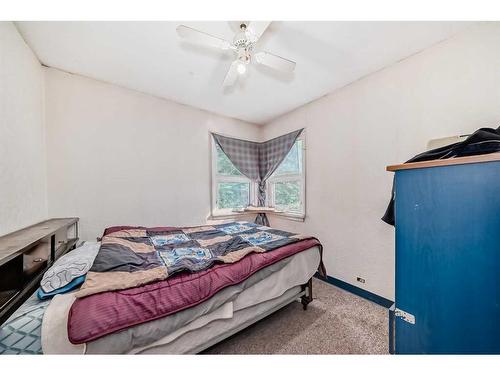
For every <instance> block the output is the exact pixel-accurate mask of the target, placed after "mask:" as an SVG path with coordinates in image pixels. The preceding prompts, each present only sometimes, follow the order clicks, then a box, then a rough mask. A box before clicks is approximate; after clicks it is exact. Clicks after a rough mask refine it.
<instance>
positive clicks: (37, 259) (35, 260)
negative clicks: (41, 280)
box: [33, 258, 45, 263]
mask: <svg viewBox="0 0 500 375" xmlns="http://www.w3.org/2000/svg"><path fill="white" fill-rule="evenodd" d="M44 260H45V259H43V258H35V259H33V263H40V262H43V261H44Z"/></svg>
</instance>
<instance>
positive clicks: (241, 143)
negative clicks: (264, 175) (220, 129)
mask: <svg viewBox="0 0 500 375" xmlns="http://www.w3.org/2000/svg"><path fill="white" fill-rule="evenodd" d="M212 136H213V137H214V140H215V143H217V145H218V146H219V147H220V148H221V150H222V152H224V154H226V156H227V157H228V158H229V160H231V162H232V163H233V164H234V166H235V167H236V169H238V170H239V171H240V172H241V173H242V174H244V175H245V176H246V177H248V178H249V179H250V180H252V181H257V180H258V179H259V176H260V174H259V150H260V145H261V144H260V143H258V142H251V141H245V140H243V139H236V138H229V137H224V136H222V135H219V134H214V133H212Z"/></svg>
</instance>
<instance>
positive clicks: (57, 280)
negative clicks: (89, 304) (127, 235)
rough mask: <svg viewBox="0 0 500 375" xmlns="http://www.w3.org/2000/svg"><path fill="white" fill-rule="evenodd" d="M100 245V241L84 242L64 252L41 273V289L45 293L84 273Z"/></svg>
mask: <svg viewBox="0 0 500 375" xmlns="http://www.w3.org/2000/svg"><path fill="white" fill-rule="evenodd" d="M100 246H101V244H100V242H85V243H84V244H83V245H82V246H80V247H77V248H76V249H75V250H72V251H70V252H69V253H67V254H64V255H63V256H62V257H60V258H59V259H58V260H56V261H55V263H54V265H53V266H52V267H50V268H49V269H48V270H47V272H45V274H44V275H43V278H42V281H41V282H40V287H41V289H42V290H43V291H44V292H45V293H50V292H52V291H54V290H56V289H60V288H62V287H64V286H66V285H68V284H69V283H70V282H71V281H73V280H74V279H76V278H77V277H80V276H83V275H85V274H86V273H87V272H88V271H89V269H90V267H92V263H94V259H95V257H96V256H97V252H98V251H99V247H100Z"/></svg>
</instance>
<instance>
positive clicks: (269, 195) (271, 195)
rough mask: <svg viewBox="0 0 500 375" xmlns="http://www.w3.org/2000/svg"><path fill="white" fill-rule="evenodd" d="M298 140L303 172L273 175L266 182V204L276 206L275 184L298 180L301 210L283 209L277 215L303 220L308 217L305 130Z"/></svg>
mask: <svg viewBox="0 0 500 375" xmlns="http://www.w3.org/2000/svg"><path fill="white" fill-rule="evenodd" d="M297 141H302V160H301V163H302V173H300V174H299V173H287V174H282V175H277V176H276V175H274V174H273V175H271V177H269V179H268V180H267V182H266V204H267V206H270V207H275V200H276V197H275V185H276V183H280V182H295V181H298V182H299V185H300V203H301V205H300V206H301V209H300V211H281V212H277V213H276V215H279V216H284V217H288V218H291V219H296V220H300V221H303V220H304V219H305V217H306V140H305V130H304V131H302V134H301V135H300V136H299V137H298V138H297V140H296V141H295V142H297Z"/></svg>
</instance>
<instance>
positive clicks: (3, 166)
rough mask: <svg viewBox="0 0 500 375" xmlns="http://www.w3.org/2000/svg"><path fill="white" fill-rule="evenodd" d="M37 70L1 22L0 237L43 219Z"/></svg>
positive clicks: (15, 35)
mask: <svg viewBox="0 0 500 375" xmlns="http://www.w3.org/2000/svg"><path fill="white" fill-rule="evenodd" d="M43 108H44V106H43V74H42V67H41V65H40V63H39V62H38V60H37V58H36V57H35V56H34V54H33V52H32V51H31V49H30V48H29V47H28V46H27V45H26V44H25V43H24V40H23V39H22V38H21V36H20V35H19V33H18V32H17V30H16V28H15V26H14V24H13V23H11V22H0V235H3V234H6V233H9V232H11V231H14V230H16V229H19V228H22V227H24V226H27V225H30V224H33V223H35V222H38V221H41V220H44V219H46V217H47V191H46V170H45V139H44V126H43V120H44V115H43Z"/></svg>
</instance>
